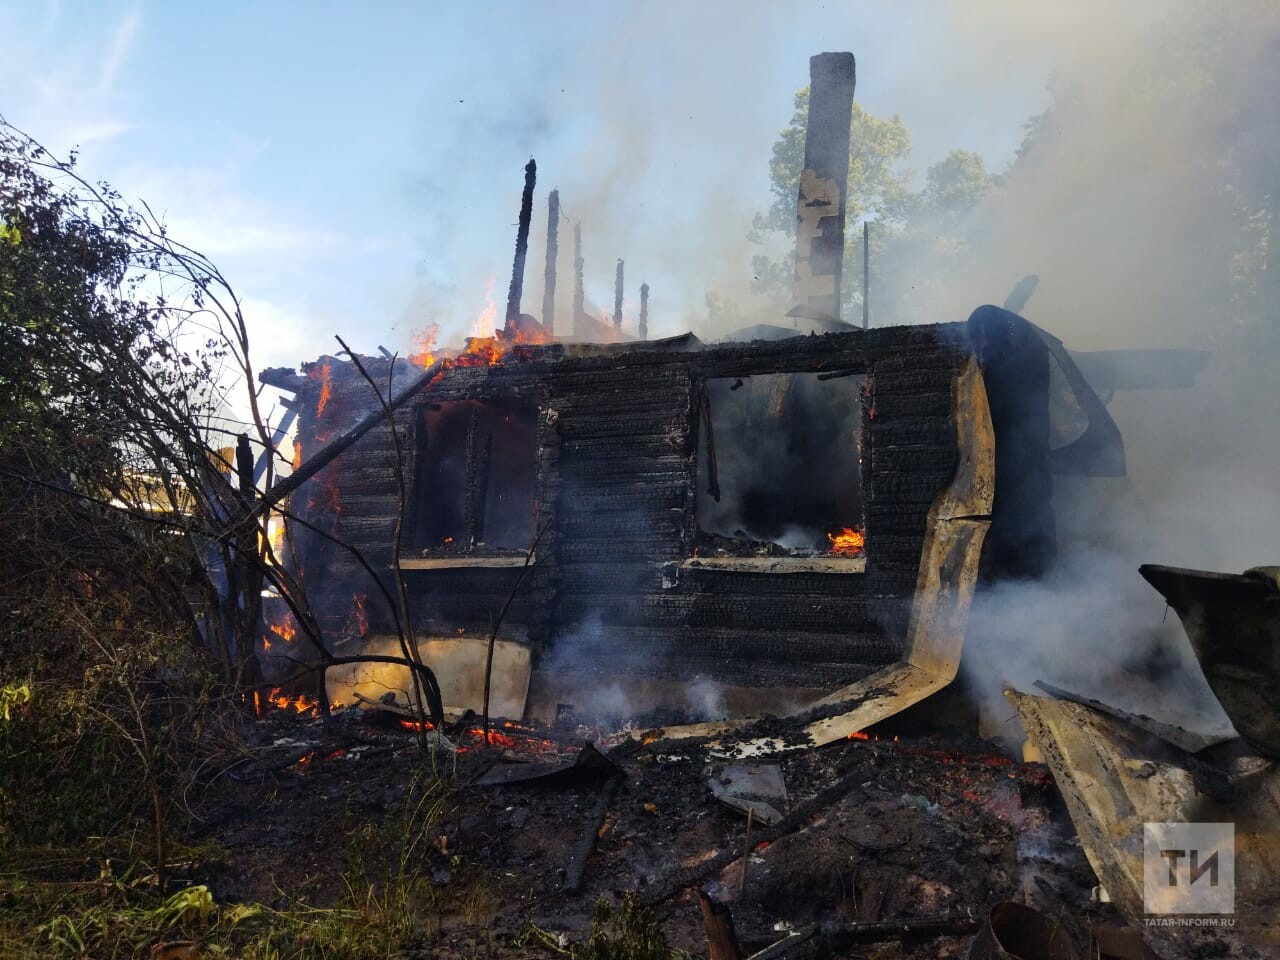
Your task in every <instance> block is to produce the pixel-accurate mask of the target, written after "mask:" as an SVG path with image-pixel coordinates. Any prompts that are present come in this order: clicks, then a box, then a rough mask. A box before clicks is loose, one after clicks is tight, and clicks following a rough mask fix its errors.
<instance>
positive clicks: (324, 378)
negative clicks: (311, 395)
mask: <svg viewBox="0 0 1280 960" xmlns="http://www.w3.org/2000/svg"><path fill="white" fill-rule="evenodd" d="M332 395H333V365H332V364H331V363H330V362H329V361H328V360H326V361H325V362H324V366H322V367H321V368H320V399H319V400H317V401H316V416H317V417H322V416H324V408H325V407H326V406H328V404H329V397H330V396H332Z"/></svg>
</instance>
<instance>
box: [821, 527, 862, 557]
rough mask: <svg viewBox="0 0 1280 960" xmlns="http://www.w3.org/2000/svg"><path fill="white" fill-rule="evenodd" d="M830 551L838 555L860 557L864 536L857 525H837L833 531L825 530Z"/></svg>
mask: <svg viewBox="0 0 1280 960" xmlns="http://www.w3.org/2000/svg"><path fill="white" fill-rule="evenodd" d="M827 539H828V540H829V541H831V552H832V553H834V554H835V555H836V556H840V557H860V556H862V548H863V545H864V544H865V542H866V538H865V537H864V536H863V534H862V530H861V528H859V527H839V528H837V529H836V531H835V532H834V533H833V532H831V531H830V530H828V531H827Z"/></svg>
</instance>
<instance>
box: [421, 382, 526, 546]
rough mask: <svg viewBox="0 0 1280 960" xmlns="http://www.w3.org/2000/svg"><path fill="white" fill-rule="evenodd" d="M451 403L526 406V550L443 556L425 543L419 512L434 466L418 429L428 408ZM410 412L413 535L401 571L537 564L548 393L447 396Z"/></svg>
mask: <svg viewBox="0 0 1280 960" xmlns="http://www.w3.org/2000/svg"><path fill="white" fill-rule="evenodd" d="M447 404H493V405H502V404H513V405H516V406H520V407H524V408H525V409H526V410H527V411H528V412H529V414H530V419H531V426H532V432H533V437H532V440H533V459H532V464H531V467H532V475H531V477H530V482H529V516H528V522H529V537H528V543H527V544H526V545H525V546H521V547H504V548H499V547H490V548H487V549H486V550H484V551H483V552H480V553H476V552H475V550H474V547H473V546H471V545H467V544H464V545H462V546H461V547H460V548H458V550H457V551H456V552H455V551H450V552H442V551H438V550H433V549H432V547H431V546H430V545H428V544H426V543H425V542H424V539H425V538H423V537H422V536H421V533H420V531H421V527H422V524H423V518H422V514H421V512H420V511H421V509H422V508H421V506H420V501H421V499H422V495H421V493H420V484H421V483H422V471H423V469H424V468H428V467H429V461H428V460H427V459H426V457H425V451H424V450H423V449H422V447H421V445H420V441H419V437H418V430H419V429H420V426H419V424H420V422H421V418H422V416H423V414H424V409H425V408H427V407H431V406H443V405H447ZM410 411H411V418H412V419H411V420H410V422H409V424H408V425H407V426H408V429H409V431H410V436H409V449H410V450H411V456H410V457H409V462H408V464H407V467H408V481H409V483H408V489H407V491H406V496H407V499H408V501H409V503H408V504H407V509H406V527H407V529H408V530H409V531H411V535H410V540H409V542H408V543H407V544H406V549H405V553H406V554H407V555H405V556H403V557H402V558H401V566H402V568H403V569H406V570H433V569H453V568H462V567H495V568H497V567H516V566H523V565H525V564H526V563H532V562H533V561H534V560H535V559H536V556H534V555H531V554H532V552H533V550H534V547H535V545H536V544H535V541H536V538H537V530H538V512H539V504H540V502H541V499H542V498H541V487H542V482H543V477H542V473H543V471H542V465H541V459H542V447H543V444H544V442H545V437H544V434H543V430H544V427H545V420H546V414H547V398H546V396H545V391H544V390H537V389H535V390H532V391H531V390H527V389H520V388H519V387H518V386H515V385H511V386H508V387H506V388H504V389H498V390H493V389H488V390H476V391H449V392H448V393H447V394H446V395H444V396H438V395H436V396H432V395H427V396H423V397H422V398H420V399H419V400H418V401H417V402H415V403H414V404H412V405H411V407H410ZM464 483H465V481H464ZM464 496H465V487H464Z"/></svg>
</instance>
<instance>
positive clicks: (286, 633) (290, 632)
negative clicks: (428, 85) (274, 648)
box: [262, 611, 298, 692]
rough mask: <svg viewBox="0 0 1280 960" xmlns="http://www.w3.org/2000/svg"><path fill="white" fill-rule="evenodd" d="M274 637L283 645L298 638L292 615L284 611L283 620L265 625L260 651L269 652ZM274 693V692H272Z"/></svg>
mask: <svg viewBox="0 0 1280 960" xmlns="http://www.w3.org/2000/svg"><path fill="white" fill-rule="evenodd" d="M273 634H274V636H275V637H276V638H277V639H279V640H283V641H284V642H285V643H293V641H294V640H295V639H297V636H298V630H297V626H296V625H295V624H294V622H293V613H292V612H290V611H286V612H285V615H284V619H283V620H281V621H280V622H279V623H270V624H267V632H266V633H265V634H263V636H262V649H263V650H264V651H266V652H267V653H270V652H271V643H272V641H271V637H272V635H273ZM273 692H274V691H273Z"/></svg>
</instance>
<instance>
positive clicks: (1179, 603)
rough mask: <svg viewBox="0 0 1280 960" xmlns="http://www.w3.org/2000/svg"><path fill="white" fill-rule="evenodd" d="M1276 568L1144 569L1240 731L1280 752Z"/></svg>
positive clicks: (1260, 747)
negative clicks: (1212, 570)
mask: <svg viewBox="0 0 1280 960" xmlns="http://www.w3.org/2000/svg"><path fill="white" fill-rule="evenodd" d="M1274 569H1275V568H1268V567H1260V568H1256V569H1254V570H1249V571H1246V572H1245V573H1242V574H1233V573H1210V572H1208V571H1204V570H1183V569H1181V568H1178V567H1164V566H1160V565H1158V564H1154V563H1147V564H1143V565H1142V566H1141V567H1139V568H1138V572H1139V573H1141V574H1142V576H1143V578H1145V579H1146V581H1147V582H1148V583H1150V584H1151V585H1152V586H1153V587H1155V588H1156V589H1157V590H1159V591H1160V593H1161V595H1163V596H1164V598H1165V599H1166V600H1168V601H1169V605H1170V606H1171V607H1173V609H1174V610H1176V611H1177V613H1178V618H1179V619H1180V620H1181V621H1182V627H1183V629H1184V630H1185V631H1186V632H1187V638H1188V639H1189V640H1190V641H1191V648H1192V649H1193V650H1194V651H1195V655H1196V659H1197V660H1198V661H1200V668H1201V669H1202V670H1203V671H1204V676H1205V679H1206V680H1207V681H1208V682H1209V687H1210V689H1212V690H1213V693H1214V696H1216V697H1217V698H1218V702H1219V703H1221V704H1222V709H1223V710H1224V711H1226V714H1227V716H1228V717H1229V718H1230V719H1231V722H1232V724H1233V725H1234V726H1235V728H1236V730H1237V732H1239V734H1240V736H1242V737H1244V738H1245V740H1247V741H1248V742H1249V745H1250V746H1252V747H1253V748H1254V749H1255V750H1257V751H1259V752H1260V753H1262V754H1264V755H1265V756H1268V757H1280V585H1278V584H1277V582H1276V577H1275V575H1274V573H1272V572H1270V571H1273V570H1274Z"/></svg>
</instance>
